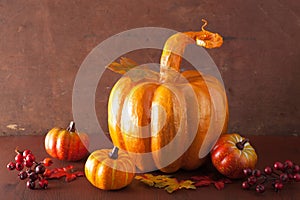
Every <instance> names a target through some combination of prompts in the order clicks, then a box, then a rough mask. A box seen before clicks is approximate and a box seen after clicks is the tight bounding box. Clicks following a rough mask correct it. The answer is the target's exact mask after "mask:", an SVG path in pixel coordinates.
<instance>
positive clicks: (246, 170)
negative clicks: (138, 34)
mask: <svg viewBox="0 0 300 200" xmlns="http://www.w3.org/2000/svg"><path fill="white" fill-rule="evenodd" d="M243 173H244V174H245V176H249V175H251V174H252V169H250V168H247V169H243Z"/></svg>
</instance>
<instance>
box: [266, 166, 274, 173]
mask: <svg viewBox="0 0 300 200" xmlns="http://www.w3.org/2000/svg"><path fill="white" fill-rule="evenodd" d="M264 172H265V173H266V174H268V175H270V174H272V172H273V170H272V168H271V167H269V166H267V167H265V169H264Z"/></svg>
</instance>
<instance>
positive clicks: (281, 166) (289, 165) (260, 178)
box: [242, 160, 300, 193]
mask: <svg viewBox="0 0 300 200" xmlns="http://www.w3.org/2000/svg"><path fill="white" fill-rule="evenodd" d="M243 172H244V174H245V175H246V177H247V180H246V181H244V182H243V183H242V188H243V189H250V188H255V190H256V191H257V192H259V193H263V192H264V191H265V189H266V185H267V183H271V185H272V188H273V189H274V190H275V191H276V192H278V191H279V190H282V189H283V187H284V184H285V183H287V182H299V181H300V167H299V165H296V164H295V163H293V162H292V161H290V160H287V161H285V162H284V163H282V162H275V163H274V165H273V167H270V166H267V167H265V168H264V171H263V172H261V171H260V170H259V169H254V170H251V169H244V170H243Z"/></svg>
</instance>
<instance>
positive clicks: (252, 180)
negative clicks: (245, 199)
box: [247, 176, 257, 185]
mask: <svg viewBox="0 0 300 200" xmlns="http://www.w3.org/2000/svg"><path fill="white" fill-rule="evenodd" d="M256 181H257V179H256V177H255V176H250V177H249V178H248V179H247V182H248V183H249V185H254V184H255V183H256Z"/></svg>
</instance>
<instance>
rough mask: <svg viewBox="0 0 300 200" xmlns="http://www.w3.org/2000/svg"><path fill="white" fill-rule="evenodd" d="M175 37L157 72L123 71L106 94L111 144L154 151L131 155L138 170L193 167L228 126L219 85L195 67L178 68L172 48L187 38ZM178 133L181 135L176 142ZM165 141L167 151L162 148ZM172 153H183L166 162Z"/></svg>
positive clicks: (141, 150)
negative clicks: (146, 155) (136, 77)
mask: <svg viewBox="0 0 300 200" xmlns="http://www.w3.org/2000/svg"><path fill="white" fill-rule="evenodd" d="M179 37H181V36H179ZM190 37H194V36H193V35H192V36H190ZM173 39H174V38H173ZM173 39H171V41H169V40H168V41H167V42H166V45H165V48H166V47H167V48H168V49H171V50H168V51H167V50H166V51H163V55H162V58H161V68H160V73H156V72H154V71H151V73H147V71H146V70H144V71H145V73H147V74H148V76H147V79H146V78H144V79H143V78H141V79H139V80H134V79H133V78H131V77H130V76H126V75H125V76H123V77H122V78H121V79H119V80H118V81H117V83H116V84H115V86H114V87H113V88H112V91H111V93H110V96H109V102H108V127H109V132H110V136H111V139H112V141H113V143H114V145H115V146H117V147H119V148H120V149H124V150H127V151H128V152H129V153H140V154H143V153H149V152H150V153H152V158H151V159H147V158H144V157H137V156H136V155H133V160H134V162H135V164H136V166H137V167H138V168H139V169H140V170H141V171H147V170H149V169H150V170H151V169H153V168H152V167H151V166H155V167H156V168H157V169H159V170H161V171H163V172H166V173H172V172H175V171H177V170H178V169H180V168H183V169H186V170H193V169H196V168H198V167H199V166H200V165H201V164H203V162H204V161H205V160H206V157H207V155H208V154H209V152H210V150H211V148H212V147H213V145H214V143H215V142H216V141H217V139H218V137H219V136H220V134H222V133H224V132H225V131H226V129H227V121H228V103H227V97H226V93H225V90H224V87H223V85H222V84H221V83H220V82H219V81H218V80H217V79H216V78H213V77H209V76H205V75H202V74H200V73H199V72H198V71H196V70H189V71H185V72H182V73H180V61H181V57H180V56H178V55H177V54H173V53H172V49H177V50H178V49H179V50H182V49H184V47H185V45H187V44H188V43H191V41H190V40H186V39H182V40H181V39H175V40H173ZM194 39H195V38H194ZM173 41H183V43H180V44H179V45H181V46H182V48H181V49H180V48H177V47H174V44H173V43H172V42H173ZM182 51H183V50H182ZM177 53H178V52H177ZM179 55H180V54H179ZM174 71H175V72H177V74H176V73H175V74H174ZM149 74H150V75H149ZM178 74H180V76H179V78H178ZM195 131H196V134H195V135H192V134H191V133H192V132H195ZM178 134H180V135H181V137H182V140H180V141H178V140H177V141H176V142H174V141H175V140H173V139H174V138H175V137H176V135H178ZM193 136H194V138H192V137H193ZM172 140H173V141H172ZM190 141H191V143H190ZM170 142H172V145H169V144H170ZM167 145H168V147H169V153H162V151H160V150H161V149H162V148H163V147H166V146H167ZM180 152H182V153H180ZM173 153H176V155H179V154H180V155H181V156H179V157H178V159H176V160H174V161H172V162H171V163H170V164H168V165H166V164H165V163H164V160H167V159H168V158H169V157H170V155H171V154H173ZM149 166H150V168H149Z"/></svg>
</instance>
